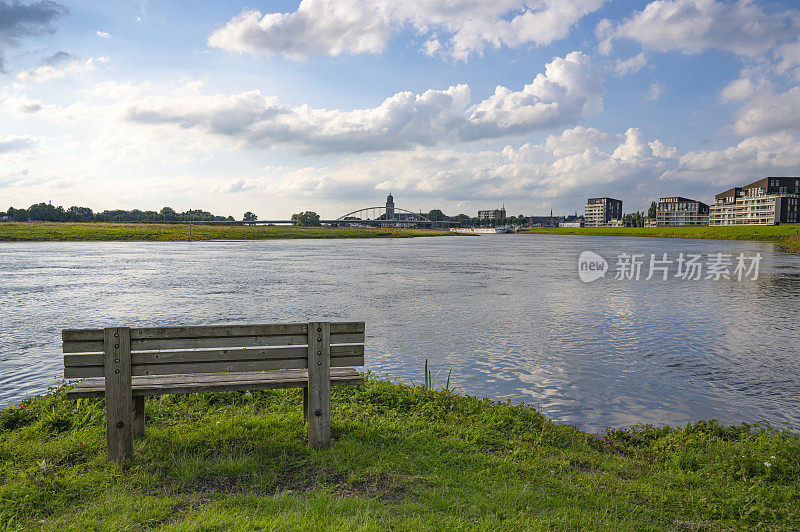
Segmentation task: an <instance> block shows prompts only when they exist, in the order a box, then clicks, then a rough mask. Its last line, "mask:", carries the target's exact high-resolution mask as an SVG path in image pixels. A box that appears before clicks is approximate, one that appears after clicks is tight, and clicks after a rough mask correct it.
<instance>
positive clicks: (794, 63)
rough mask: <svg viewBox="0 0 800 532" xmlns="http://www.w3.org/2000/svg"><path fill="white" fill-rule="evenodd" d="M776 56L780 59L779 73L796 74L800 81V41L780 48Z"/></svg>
mask: <svg viewBox="0 0 800 532" xmlns="http://www.w3.org/2000/svg"><path fill="white" fill-rule="evenodd" d="M775 55H776V56H777V58H778V67H777V71H778V73H780V74H787V73H790V72H794V75H795V78H796V79H797V80H798V81H800V39H798V40H796V41H794V42H791V43H787V44H784V45H783V46H780V47H779V48H778V49H777V50H776V52H775Z"/></svg>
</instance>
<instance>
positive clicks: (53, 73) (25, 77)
mask: <svg viewBox="0 0 800 532" xmlns="http://www.w3.org/2000/svg"><path fill="white" fill-rule="evenodd" d="M107 62H108V58H107V57H97V58H91V57H90V58H89V59H87V60H85V61H70V62H69V63H66V64H64V65H63V66H53V65H43V66H40V67H36V68H32V69H30V70H24V71H22V72H20V73H19V74H17V79H18V80H20V81H23V82H24V81H33V82H44V81H50V80H52V79H61V78H63V77H65V76H68V75H75V74H85V73H87V72H91V71H93V70H94V69H95V68H96V67H97V65H98V64H102V63H107Z"/></svg>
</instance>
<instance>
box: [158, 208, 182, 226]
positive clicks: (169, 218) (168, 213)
mask: <svg viewBox="0 0 800 532" xmlns="http://www.w3.org/2000/svg"><path fill="white" fill-rule="evenodd" d="M159 214H160V215H161V218H162V219H163V220H164V221H165V222H174V221H175V220H177V219H178V213H176V212H175V209H173V208H172V207H164V208H163V209H161V211H160V212H159Z"/></svg>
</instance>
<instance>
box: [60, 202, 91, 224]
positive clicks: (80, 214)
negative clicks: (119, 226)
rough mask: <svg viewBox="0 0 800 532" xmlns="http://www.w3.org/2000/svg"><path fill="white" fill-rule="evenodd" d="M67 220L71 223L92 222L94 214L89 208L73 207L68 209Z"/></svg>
mask: <svg viewBox="0 0 800 532" xmlns="http://www.w3.org/2000/svg"><path fill="white" fill-rule="evenodd" d="M67 220H68V221H70V222H91V221H93V220H94V212H92V209H90V208H89V207H76V206H75V205H73V206H72V207H70V208H69V209H67Z"/></svg>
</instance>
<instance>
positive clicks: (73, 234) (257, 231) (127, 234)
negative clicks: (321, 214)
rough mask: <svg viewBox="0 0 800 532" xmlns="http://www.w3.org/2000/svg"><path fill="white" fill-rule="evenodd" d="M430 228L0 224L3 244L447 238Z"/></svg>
mask: <svg viewBox="0 0 800 532" xmlns="http://www.w3.org/2000/svg"><path fill="white" fill-rule="evenodd" d="M450 234H452V233H450V232H449V231H432V230H430V229H394V228H389V229H360V228H353V229H351V228H333V227H285V226H262V225H247V226H244V225H201V224H192V226H191V230H190V227H189V224H146V223H49V222H22V223H0V242H45V241H56V242H67V241H92V240H95V241H100V240H121V241H194V240H269V239H285V238H409V237H416V236H444V235H450Z"/></svg>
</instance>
